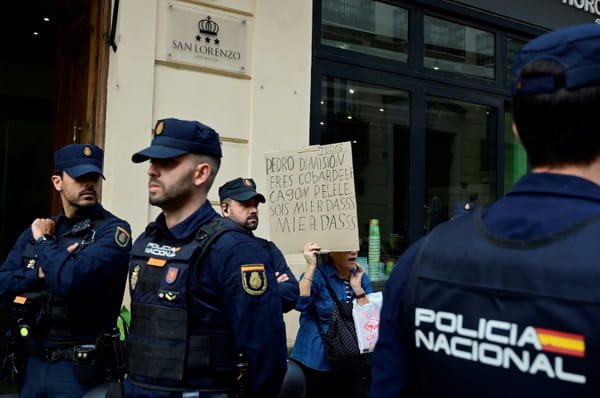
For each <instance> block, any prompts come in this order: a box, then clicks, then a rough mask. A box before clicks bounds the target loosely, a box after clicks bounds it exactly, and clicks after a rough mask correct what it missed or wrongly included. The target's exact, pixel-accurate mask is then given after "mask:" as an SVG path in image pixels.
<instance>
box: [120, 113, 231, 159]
mask: <svg viewBox="0 0 600 398" xmlns="http://www.w3.org/2000/svg"><path fill="white" fill-rule="evenodd" d="M186 153H197V154H202V155H209V156H212V157H215V158H219V159H220V158H221V157H222V156H223V155H222V153H221V144H220V142H219V134H217V132H216V131H215V130H213V129H212V128H211V127H208V126H206V125H204V124H202V123H200V122H196V121H190V120H179V119H173V118H170V119H162V120H159V121H158V122H157V123H156V127H155V128H154V136H153V137H152V143H151V144H150V146H149V147H148V148H146V149H143V150H141V151H139V152H137V153H135V154H134V155H133V156H132V157H131V160H132V161H133V162H134V163H140V162H143V161H145V160H148V159H170V158H175V157H177V156H181V155H185V154H186Z"/></svg>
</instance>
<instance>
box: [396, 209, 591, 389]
mask: <svg viewBox="0 0 600 398" xmlns="http://www.w3.org/2000/svg"><path fill="white" fill-rule="evenodd" d="M483 212H484V208H479V209H478V210H477V211H476V212H475V214H474V216H473V217H470V216H465V217H461V218H459V219H456V220H454V221H452V222H451V223H447V224H442V225H440V226H439V227H438V228H437V229H435V230H434V231H432V232H431V233H430V235H429V236H428V237H427V238H426V240H425V241H424V243H423V247H422V248H421V252H420V253H419V255H418V257H417V262H416V264H415V267H414V269H413V274H412V275H411V280H410V283H409V290H408V295H407V300H406V302H405V304H406V306H405V314H406V319H407V320H411V322H407V325H408V326H407V330H406V336H405V338H406V339H407V344H408V345H409V346H412V347H414V352H413V355H414V362H413V363H415V364H416V365H415V366H416V375H417V380H416V386H415V387H416V388H417V390H418V391H419V392H420V393H427V394H431V395H432V396H434V394H442V395H454V394H457V395H458V394H463V396H486V397H506V396H514V395H515V394H517V395H519V396H546V395H547V394H551V395H553V396H557V395H558V394H560V393H565V394H567V393H568V394H569V395H573V396H592V395H594V396H596V395H597V393H598V391H600V379H599V378H598V377H595V375H594V374H595V373H596V372H597V369H598V368H599V367H600V330H599V329H598V325H599V324H600V288H599V286H600V280H599V275H600V270H599V269H598V259H599V258H600V245H598V236H600V216H595V217H593V218H590V219H587V220H584V221H582V222H580V223H578V224H577V225H575V226H573V227H571V228H569V229H567V230H564V231H562V232H560V233H558V234H556V235H554V236H549V237H547V238H543V239H538V240H531V241H513V240H506V239H502V238H500V237H498V236H495V235H493V234H491V233H490V232H489V231H488V230H487V229H486V227H485V226H484V224H483V220H482V214H483ZM450 224H451V225H450ZM466 242H467V243H468V244H467V243H466ZM573 248H577V255H576V256H575V255H572V253H573V251H572V250H573Z"/></svg>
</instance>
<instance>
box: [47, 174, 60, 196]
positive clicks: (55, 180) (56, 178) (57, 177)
mask: <svg viewBox="0 0 600 398" xmlns="http://www.w3.org/2000/svg"><path fill="white" fill-rule="evenodd" d="M50 180H51V181H52V185H54V189H56V190H57V191H58V192H60V191H62V182H63V179H62V176H61V175H60V174H54V175H53V176H52V177H50Z"/></svg>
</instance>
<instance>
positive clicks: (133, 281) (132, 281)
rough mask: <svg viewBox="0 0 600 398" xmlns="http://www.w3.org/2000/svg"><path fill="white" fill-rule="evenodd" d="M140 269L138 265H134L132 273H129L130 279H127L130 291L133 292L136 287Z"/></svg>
mask: <svg viewBox="0 0 600 398" xmlns="http://www.w3.org/2000/svg"><path fill="white" fill-rule="evenodd" d="M141 268H142V267H140V266H139V265H136V266H135V267H133V271H132V272H131V277H130V278H129V286H130V287H131V290H135V285H137V282H138V277H139V275H140V269H141Z"/></svg>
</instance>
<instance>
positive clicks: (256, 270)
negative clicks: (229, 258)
mask: <svg viewBox="0 0 600 398" xmlns="http://www.w3.org/2000/svg"><path fill="white" fill-rule="evenodd" d="M241 272H242V286H243V287H244V290H245V291H246V293H248V294H251V295H253V296H258V295H261V294H263V293H264V292H265V291H266V290H267V275H266V274H265V266H264V265H263V264H246V265H242V267H241Z"/></svg>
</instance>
